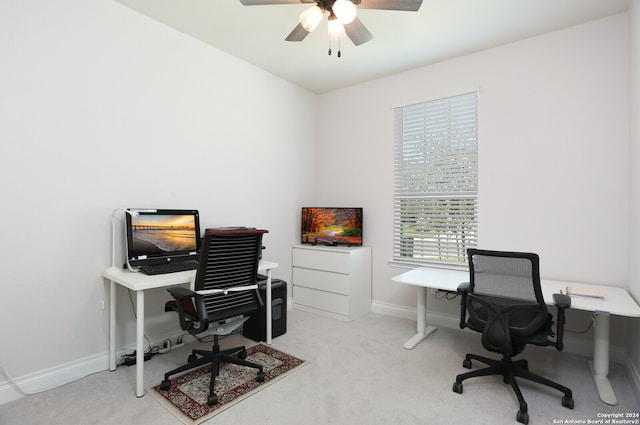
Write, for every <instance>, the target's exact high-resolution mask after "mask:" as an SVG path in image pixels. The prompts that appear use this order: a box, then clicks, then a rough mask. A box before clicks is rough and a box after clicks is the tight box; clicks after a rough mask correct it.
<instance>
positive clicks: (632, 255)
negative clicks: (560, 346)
mask: <svg viewBox="0 0 640 425" xmlns="http://www.w3.org/2000/svg"><path fill="white" fill-rule="evenodd" d="M629 27H630V38H629V40H630V49H629V52H630V53H629V54H630V57H631V66H630V68H629V70H630V73H629V74H630V76H631V78H630V85H631V88H630V97H631V101H630V113H629V116H630V118H631V120H630V121H631V126H630V138H629V141H630V143H629V145H630V149H629V153H630V154H629V166H630V169H631V179H630V181H631V191H630V192H629V199H630V204H631V206H630V209H629V224H630V226H629V293H630V294H631V295H632V296H633V297H634V298H635V300H636V301H638V302H640V261H638V258H640V0H632V1H631V2H630V3H629ZM638 335H640V319H635V320H633V321H632V326H629V332H628V334H627V341H629V350H630V358H631V368H632V369H633V370H634V371H635V373H633V374H632V376H633V377H634V378H635V379H636V382H635V384H636V385H635V388H640V380H639V379H638V377H640V337H638ZM636 397H638V398H639V399H640V393H636Z"/></svg>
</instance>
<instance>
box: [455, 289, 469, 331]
mask: <svg viewBox="0 0 640 425" xmlns="http://www.w3.org/2000/svg"><path fill="white" fill-rule="evenodd" d="M470 286H471V284H470V283H469V282H462V283H460V285H458V289H457V290H458V294H460V295H461V297H460V329H464V328H466V327H467V294H468V293H469V288H470Z"/></svg>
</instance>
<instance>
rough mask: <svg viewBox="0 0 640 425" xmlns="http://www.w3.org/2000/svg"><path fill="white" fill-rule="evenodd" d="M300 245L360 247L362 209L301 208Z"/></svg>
mask: <svg viewBox="0 0 640 425" xmlns="http://www.w3.org/2000/svg"><path fill="white" fill-rule="evenodd" d="M302 243H310V244H318V245H348V246H359V245H362V208H318V207H303V208H302Z"/></svg>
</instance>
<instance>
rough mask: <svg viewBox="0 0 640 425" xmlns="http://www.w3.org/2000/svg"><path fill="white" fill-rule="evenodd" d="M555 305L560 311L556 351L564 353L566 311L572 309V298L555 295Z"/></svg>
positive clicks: (557, 324) (564, 295)
mask: <svg viewBox="0 0 640 425" xmlns="http://www.w3.org/2000/svg"><path fill="white" fill-rule="evenodd" d="M553 304H554V305H555V306H556V308H557V309H558V314H557V316H558V317H557V319H558V323H556V343H555V347H556V350H558V351H562V349H563V348H564V342H563V339H564V323H565V318H564V311H565V310H566V309H568V308H569V307H571V297H570V296H568V295H566V294H553Z"/></svg>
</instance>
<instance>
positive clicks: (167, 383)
mask: <svg viewBox="0 0 640 425" xmlns="http://www.w3.org/2000/svg"><path fill="white" fill-rule="evenodd" d="M246 357H247V350H246V349H245V347H244V346H241V347H234V348H228V349H224V350H221V349H220V345H219V344H218V336H217V335H215V340H214V345H213V350H212V351H207V350H192V351H191V355H190V356H189V357H188V359H187V362H188V363H187V364H185V365H183V366H180V367H178V368H175V369H173V370H171V371H169V372H167V373H165V375H164V381H162V383H161V384H160V389H161V390H164V391H167V390H169V389H170V388H171V379H170V377H171V376H172V375H176V374H178V373H181V372H186V371H188V370H192V369H196V368H198V367H201V366H204V365H207V364H211V382H210V384H209V397H208V398H207V404H208V405H209V406H212V405H215V404H218V396H217V395H216V393H215V384H216V377H217V376H218V375H219V374H220V364H221V363H232V364H236V365H240V366H246V367H251V368H254V369H257V370H258V373H257V374H256V381H257V382H264V379H265V376H264V367H263V366H261V365H259V364H257V363H253V362H250V361H247V360H245V358H246Z"/></svg>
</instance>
